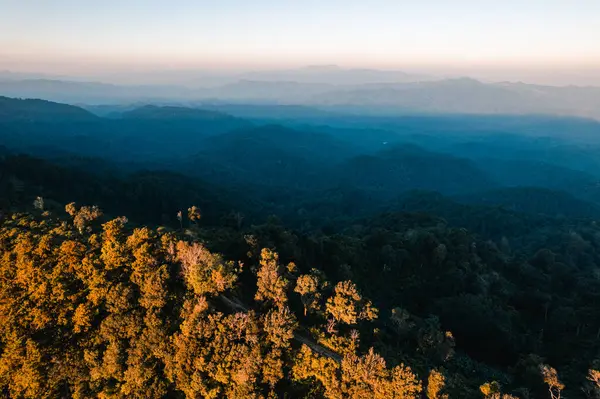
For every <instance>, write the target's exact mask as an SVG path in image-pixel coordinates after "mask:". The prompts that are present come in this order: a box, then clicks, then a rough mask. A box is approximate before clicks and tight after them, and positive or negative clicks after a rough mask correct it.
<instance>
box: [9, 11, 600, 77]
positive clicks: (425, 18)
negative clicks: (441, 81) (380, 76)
mask: <svg viewBox="0 0 600 399" xmlns="http://www.w3.org/2000/svg"><path fill="white" fill-rule="evenodd" d="M74 62H96V63H98V65H113V64H114V65H138V66H139V65H162V66H170V67H182V68H186V67H192V66H193V67H198V66H206V67H215V66H217V67H233V68H235V67H252V68H261V67H279V66H281V67H287V66H299V65H306V64H323V63H336V64H340V65H345V66H364V67H383V68H396V67H403V66H407V65H463V64H465V65H466V64H468V65H496V66H497V65H513V66H530V65H536V66H542V65H548V66H560V65H569V66H583V67H585V66H588V67H589V66H600V0H493V1H491V0H410V1H404V0H293V1H292V0H278V1H276V0H212V1H204V0H187V1H183V0H163V1H157V0H119V1H117V0H102V1H93V0H90V1H88V0H0V70H1V69H11V68H13V69H14V68H17V69H18V68H29V69H31V68H32V67H35V66H40V67H41V66H45V65H51V64H53V63H54V64H56V65H59V64H60V65H62V64H68V63H74ZM3 63H4V64H5V66H6V67H7V68H3V65H2V64H3Z"/></svg>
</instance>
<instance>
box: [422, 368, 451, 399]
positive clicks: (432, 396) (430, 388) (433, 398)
mask: <svg viewBox="0 0 600 399" xmlns="http://www.w3.org/2000/svg"><path fill="white" fill-rule="evenodd" d="M445 386H446V378H445V377H444V375H443V374H442V373H440V372H439V371H437V370H435V369H433V370H431V371H430V372H429V377H428V378H427V398H428V399H448V394H446V393H442V391H443V390H444V388H445Z"/></svg>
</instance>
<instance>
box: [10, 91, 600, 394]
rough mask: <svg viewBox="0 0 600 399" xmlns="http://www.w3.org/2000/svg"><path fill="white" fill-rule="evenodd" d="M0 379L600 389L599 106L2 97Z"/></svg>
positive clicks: (324, 388) (433, 389)
mask: <svg viewBox="0 0 600 399" xmlns="http://www.w3.org/2000/svg"><path fill="white" fill-rule="evenodd" d="M0 279H1V283H0V392H1V393H2V396H4V397H8V398H91V397H98V398H221V397H227V398H264V399H267V398H269V399H271V398H306V399H308V398H328V399H341V398H353V399H355V398H386V399H388V398H428V399H449V398H450V399H452V398H461V399H463V398H465V399H470V398H473V399H475V398H493V399H510V398H521V399H534V398H536V399H537V398H549V399H556V398H560V397H563V398H600V122H597V121H595V120H592V119H583V118H577V117H559V116H544V115H526V116H524V115H502V114H495V115H467V114H423V115H420V114H411V115H400V114H397V113H396V114H394V113H390V114H389V115H368V114H361V113H360V112H358V111H354V112H351V110H349V109H345V110H333V109H329V108H317V107H315V108H312V107H309V106H285V105H266V104H252V105H244V104H240V103H238V104H226V103H223V104H217V103H215V104H211V105H205V106H202V107H201V108H193V107H183V106H175V105H171V106H157V105H140V106H139V107H138V106H121V105H114V106H112V105H106V106H88V108H87V109H85V108H82V107H78V106H74V105H68V104H62V103H55V102H49V101H44V100H22V99H16V98H7V97H0Z"/></svg>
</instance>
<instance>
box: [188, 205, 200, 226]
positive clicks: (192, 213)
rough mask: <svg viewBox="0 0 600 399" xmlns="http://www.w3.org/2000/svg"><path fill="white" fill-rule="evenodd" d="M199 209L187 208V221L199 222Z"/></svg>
mask: <svg viewBox="0 0 600 399" xmlns="http://www.w3.org/2000/svg"><path fill="white" fill-rule="evenodd" d="M200 217H201V215H200V209H198V208H197V207H196V206H195V205H194V206H192V207H191V208H188V219H189V220H190V221H191V222H193V223H196V224H197V223H198V221H199V220H200Z"/></svg>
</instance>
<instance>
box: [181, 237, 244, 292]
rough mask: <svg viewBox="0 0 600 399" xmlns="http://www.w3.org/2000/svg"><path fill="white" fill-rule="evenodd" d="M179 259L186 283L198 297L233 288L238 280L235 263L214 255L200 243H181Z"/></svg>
mask: <svg viewBox="0 0 600 399" xmlns="http://www.w3.org/2000/svg"><path fill="white" fill-rule="evenodd" d="M177 259H178V260H179V261H180V262H181V272H182V274H183V279H184V281H185V282H186V284H187V286H188V287H189V289H190V290H191V291H193V292H194V293H196V294H197V295H200V296H204V295H216V294H218V293H221V292H223V291H226V290H228V289H230V288H232V287H233V284H234V283H235V282H236V280H237V271H236V269H235V266H234V264H233V262H228V261H225V260H224V259H223V258H222V257H221V256H220V255H218V254H212V253H211V252H210V251H208V250H207V249H206V248H205V247H204V246H203V245H202V244H200V243H197V242H194V243H191V244H190V243H187V242H185V241H179V242H178V243H177Z"/></svg>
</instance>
